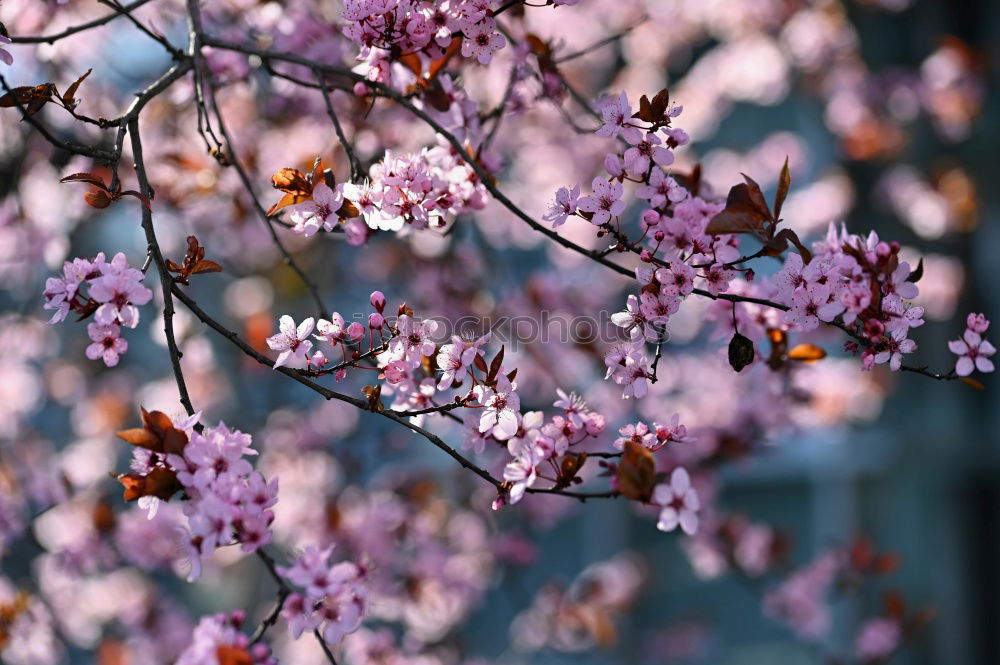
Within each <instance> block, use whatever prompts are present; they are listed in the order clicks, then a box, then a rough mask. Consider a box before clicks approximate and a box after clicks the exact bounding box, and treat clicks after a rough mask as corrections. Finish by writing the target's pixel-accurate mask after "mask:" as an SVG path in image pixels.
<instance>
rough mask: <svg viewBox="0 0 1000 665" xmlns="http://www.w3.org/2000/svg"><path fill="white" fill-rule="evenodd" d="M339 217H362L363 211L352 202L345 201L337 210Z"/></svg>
mask: <svg viewBox="0 0 1000 665" xmlns="http://www.w3.org/2000/svg"><path fill="white" fill-rule="evenodd" d="M337 216H338V217H340V218H341V219H351V218H353V217H360V216H361V211H360V210H358V206H356V205H354V204H353V203H352V202H350V201H348V200H347V199H344V202H343V203H342V204H341V205H340V208H338V209H337Z"/></svg>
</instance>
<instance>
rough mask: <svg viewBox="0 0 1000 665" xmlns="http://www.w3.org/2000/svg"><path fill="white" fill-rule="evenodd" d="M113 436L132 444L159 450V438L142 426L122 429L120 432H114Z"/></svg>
mask: <svg viewBox="0 0 1000 665" xmlns="http://www.w3.org/2000/svg"><path fill="white" fill-rule="evenodd" d="M115 436H117V437H118V438H119V439H121V440H122V441H126V442H127V443H131V444H132V445H133V446H139V447H140V448H148V449H149V450H153V451H156V452H160V445H159V438H158V437H157V436H156V435H154V434H153V433H152V432H150V431H149V430H147V429H145V428H143V427H133V428H132V429H123V430H121V431H120V432H115Z"/></svg>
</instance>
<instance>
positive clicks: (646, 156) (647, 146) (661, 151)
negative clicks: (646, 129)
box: [623, 133, 674, 175]
mask: <svg viewBox="0 0 1000 665" xmlns="http://www.w3.org/2000/svg"><path fill="white" fill-rule="evenodd" d="M632 138H635V137H634V136H633V137H632ZM629 142H630V143H632V147H631V148H629V149H628V150H626V151H625V155H624V157H623V159H624V165H625V168H626V169H627V170H629V171H631V172H632V173H635V174H637V175H645V174H646V171H648V170H649V165H650V163H651V162H652V163H653V164H656V165H657V166H670V165H671V164H673V163H674V153H672V152H671V151H670V150H668V149H667V148H665V147H663V146H662V145H660V144H661V143H662V141H660V137H658V136H657V135H656V134H650V133H647V134H646V135H645V136H643V137H641V138H640V140H639V141H636V142H634V143H633V142H632V141H629Z"/></svg>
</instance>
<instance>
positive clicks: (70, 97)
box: [62, 69, 94, 108]
mask: <svg viewBox="0 0 1000 665" xmlns="http://www.w3.org/2000/svg"><path fill="white" fill-rule="evenodd" d="M92 71H94V70H93V69H88V70H87V73H86V74H84V75H83V76H81V77H80V78H78V79H77V80H75V81H73V83H72V84H70V86H69V87H68V88H66V92H64V93H63V96H62V100H63V103H64V104H65V105H66V106H68V107H70V108H73V107H75V106H76V99H75V98H76V91H77V90H79V88H80V84H81V83H83V81H84V80H85V79H86V78H87V77H88V76H90V73H91V72H92Z"/></svg>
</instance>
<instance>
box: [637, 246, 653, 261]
mask: <svg viewBox="0 0 1000 665" xmlns="http://www.w3.org/2000/svg"><path fill="white" fill-rule="evenodd" d="M639 258H640V259H642V260H643V261H645V262H646V263H652V261H653V255H652V254H650V253H649V250H648V249H644V250H642V252H640V253H639Z"/></svg>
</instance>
